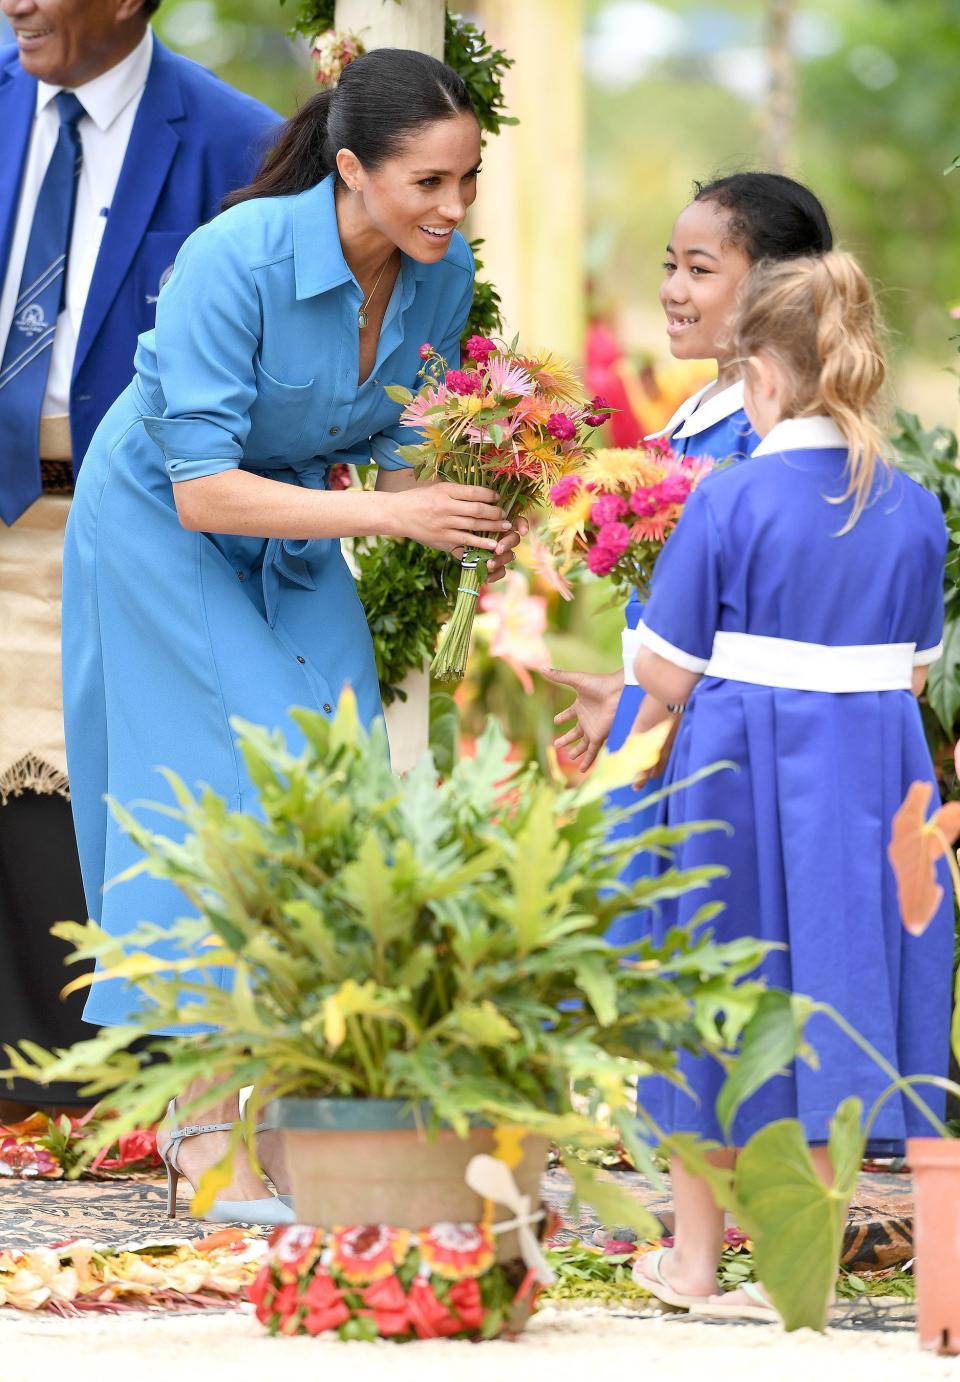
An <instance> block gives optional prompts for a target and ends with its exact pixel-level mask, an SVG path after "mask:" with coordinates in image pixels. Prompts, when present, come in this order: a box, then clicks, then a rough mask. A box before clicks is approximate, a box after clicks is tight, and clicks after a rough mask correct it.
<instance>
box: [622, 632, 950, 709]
mask: <svg viewBox="0 0 960 1382" xmlns="http://www.w3.org/2000/svg"><path fill="white" fill-rule="evenodd" d="M646 633H647V630H645V629H644V627H643V625H642V624H641V625H640V627H639V628H637V629H625V630H624V634H623V664H624V677H625V680H626V683H627V684H628V685H630V686H636V684H637V679H636V676H635V675H634V672H633V660H634V658H635V657H636V654H637V652H638V650H639V649H640V648H641V647H643V646H646V645H648V644H656V645H657V646H654V647H653V649H652V650H653V651H654V652H657V653H659V654H660V656H662V657H666V658H667V659H668V660H671V661H672V660H673V659H672V658H671V652H672V651H673V649H672V648H671V647H670V645H669V644H666V643H665V642H664V641H663V640H662V639H660V638H659V637H657V636H656V635H654V636H653V637H652V638H649V637H645V636H644V635H645V634H646ZM676 651H677V653H678V654H679V657H678V658H677V661H678V663H680V658H684V659H685V661H684V662H683V663H682V664H680V665H686V666H690V664H691V663H692V662H693V659H692V658H690V657H689V655H688V654H684V653H682V652H681V650H680V649H677V650H676ZM938 651H939V650H938V649H933V648H931V649H929V650H927V651H925V652H923V653H918V652H917V649H916V644H915V643H865V644H854V645H847V646H839V647H833V646H831V645H829V644H826V643H800V642H795V641H794V640H793V639H790V638H765V637H762V636H761V635H759V634H752V633H725V632H718V633H716V634H714V638H713V652H712V653H711V655H710V660H709V661H708V662H707V664H706V666H704V665H703V664H702V663H701V664H700V666H699V667H698V668H697V669H696V670H702V672H703V675H704V676H705V677H719V678H721V679H722V680H724V681H745V682H750V683H752V684H753V685H755V686H776V687H781V688H783V689H785V690H792V691H825V692H828V693H839V692H855V691H909V690H910V688H911V682H912V674H913V668H914V666H916V665H918V664H925V663H928V662H933V661H935V660H936V657H937V655H938ZM690 670H694V669H693V667H692V666H691V667H690Z"/></svg>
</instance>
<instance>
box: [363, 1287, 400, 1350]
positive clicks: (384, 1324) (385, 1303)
mask: <svg viewBox="0 0 960 1382" xmlns="http://www.w3.org/2000/svg"><path fill="white" fill-rule="evenodd" d="M363 1303H364V1305H369V1307H370V1313H371V1314H372V1315H373V1322H374V1324H375V1325H376V1326H377V1330H378V1332H379V1333H380V1334H382V1335H383V1337H384V1338H385V1339H388V1338H391V1337H392V1336H393V1335H395V1334H406V1332H407V1331H408V1329H410V1327H411V1322H410V1316H409V1314H408V1313H407V1297H406V1294H405V1292H404V1289H403V1287H402V1286H401V1285H400V1283H399V1281H398V1280H397V1278H396V1277H395V1276H388V1277H386V1278H385V1279H384V1280H383V1281H375V1282H374V1283H373V1285H372V1286H368V1287H367V1288H366V1290H365V1291H364V1292H363ZM363 1313H364V1314H367V1313H368V1312H367V1311H364V1312H363Z"/></svg>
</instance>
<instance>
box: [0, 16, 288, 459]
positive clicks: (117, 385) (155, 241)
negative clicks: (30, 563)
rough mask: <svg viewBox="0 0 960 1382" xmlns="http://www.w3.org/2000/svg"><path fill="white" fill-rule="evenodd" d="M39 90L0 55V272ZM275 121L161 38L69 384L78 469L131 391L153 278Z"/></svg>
mask: <svg viewBox="0 0 960 1382" xmlns="http://www.w3.org/2000/svg"><path fill="white" fill-rule="evenodd" d="M36 94H37V83H36V79H35V78H34V77H31V76H29V75H28V74H27V73H26V72H24V70H23V68H22V67H21V66H20V61H19V58H18V56H17V49H16V46H15V45H14V46H13V47H5V48H0V130H3V132H4V134H3V147H4V156H3V158H2V159H0V266H2V268H3V270H4V271H5V269H6V263H7V257H8V255H9V253H10V243H11V240H12V238H13V227H14V220H15V218H16V211H17V203H18V200H19V189H20V181H21V178H22V176H23V168H24V164H25V162H26V156H27V150H28V147H29V142H30V131H31V127H32V123H33V116H34V112H35V109H36ZM279 123H280V116H279V115H277V114H276V113H275V112H274V111H272V110H270V109H268V107H267V106H264V105H261V104H260V102H259V101H255V100H253V99H252V97H250V96H245V95H244V94H243V93H242V92H240V91H235V90H234V88H233V87H231V86H227V84H226V83H225V82H222V81H220V79H219V78H218V77H215V76H214V75H213V74H212V73H211V72H208V71H207V70H206V69H205V68H203V67H200V66H198V65H197V64H196V63H195V62H191V61H190V60H189V59H188V58H183V57H180V56H179V55H177V54H176V53H171V52H170V51H169V49H167V48H164V46H163V45H162V44H161V43H159V42H158V41H157V40H156V38H155V39H154V45H153V60H152V62H151V64H150V72H149V75H148V77H147V84H146V87H145V89H144V92H143V97H142V99H141V101H140V106H139V108H138V110H137V115H136V119H135V120H134V123H133V130H132V131H131V134H130V143H129V144H128V146H127V153H126V157H125V159H124V161H123V168H122V169H121V172H120V180H119V182H118V183H117V190H116V193H115V194H114V199H113V206H112V207H111V211H110V216H109V218H108V220H107V228H106V231H105V232H104V236H103V242H102V244H101V247H100V254H99V256H98V258H97V264H96V268H95V269H94V274H93V281H92V282H91V284H90V294H89V296H88V298H87V303H86V307H85V309H84V313H83V320H82V322H81V325H80V337H79V340H78V342H77V354H76V359H75V360H74V365H73V380H72V383H71V389H70V427H71V432H72V434H73V456H74V467H75V468H77V467H79V465H80V462H81V461H82V459H83V456H84V454H85V452H86V450H87V447H88V446H89V444H90V438H91V437H92V436H93V433H94V432H95V431H96V429H97V426H98V425H99V422H100V419H101V418H102V417H103V415H104V413H105V412H106V411H107V409H108V408H109V407H110V405H111V404H112V403H113V401H114V400H115V399H116V398H117V397H118V396H119V395H120V394H121V393H122V392H123V390H124V389H125V388H126V386H127V385H128V384H129V382H130V379H131V377H132V375H133V357H134V353H135V351H136V346H137V337H138V336H139V335H140V334H141V332H143V331H150V330H152V329H153V326H154V324H155V318H156V302H157V295H158V293H159V292H160V281H161V279H162V278H163V277H164V275H165V274H166V272H167V270H168V269H169V268H171V266H172V265H173V261H174V259H175V257H176V254H177V251H178V250H179V248H180V246H181V245H182V244H183V242H184V240H186V238H187V236H188V235H189V234H190V233H191V232H192V231H194V230H195V229H196V228H197V226H199V225H201V224H202V223H203V222H204V221H207V220H209V219H210V217H211V216H213V215H215V214H216V212H217V210H218V208H219V205H220V201H221V199H222V198H223V197H224V196H226V194H227V193H228V192H229V191H231V190H232V189H233V188H235V187H242V186H243V185H244V183H247V182H249V181H250V180H251V178H252V177H253V174H254V172H255V171H256V169H257V167H258V165H259V163H260V160H261V158H262V156H263V153H264V151H265V149H266V148H267V147H268V145H269V143H270V139H271V136H272V134H273V132H274V131H275V129H276V127H277V125H278V124H279Z"/></svg>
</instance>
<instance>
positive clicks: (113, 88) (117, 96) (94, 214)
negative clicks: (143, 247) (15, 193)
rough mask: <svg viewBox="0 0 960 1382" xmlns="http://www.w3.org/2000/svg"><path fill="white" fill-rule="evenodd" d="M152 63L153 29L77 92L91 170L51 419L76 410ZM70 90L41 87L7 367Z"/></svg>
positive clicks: (60, 328)
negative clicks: (73, 399)
mask: <svg viewBox="0 0 960 1382" xmlns="http://www.w3.org/2000/svg"><path fill="white" fill-rule="evenodd" d="M152 57H153V33H152V32H151V30H150V28H149V27H148V28H147V31H146V33H145V34H144V36H143V38H142V39H141V41H140V42H139V43H138V44H137V46H136V48H134V50H133V52H132V53H128V54H127V56H126V57H125V58H124V59H123V60H122V61H121V62H118V63H117V65H116V66H115V67H111V68H110V70H109V71H108V72H103V73H102V74H101V75H100V76H99V77H94V79H93V81H91V82H86V83H85V84H84V85H83V86H78V87H74V88H72V89H73V91H74V94H75V95H76V97H77V99H78V100H79V101H80V103H81V105H82V106H83V108H84V110H85V111H86V115H85V116H83V117H82V118H81V120H80V122H79V124H78V126H77V129H78V132H79V135H80V140H81V143H82V145H83V165H82V167H81V171H80V180H79V182H78V184H77V201H76V206H75V209H74V213H73V232H72V235H71V238H70V252H69V254H68V256H67V290H66V299H65V304H66V305H65V307H64V310H63V311H62V312H61V313H60V316H59V317H58V319H57V330H56V334H55V336H54V338H53V351H52V355H51V359H50V371H49V374H48V375H47V390H46V393H45V395H44V399H43V409H42V411H43V413H44V415H49V414H58V413H59V414H63V413H67V412H69V410H70V379H71V376H72V374H73V359H74V356H75V355H76V351H77V338H78V336H79V335H80V321H81V318H82V317H83V309H84V305H85V303H86V300H87V294H88V293H89V292H90V282H91V280H92V278H93V271H94V268H95V266H96V263H97V255H98V254H99V252H100V241H101V240H102V239H103V232H104V230H105V228H106V224H107V216H108V214H109V211H110V206H111V203H112V201H113V196H114V193H115V192H116V190H117V182H118V181H119V178H120V169H121V168H122V166H123V160H124V157H125V156H126V152H127V144H128V142H129V140H130V131H131V130H132V129H133V121H134V117H135V116H136V113H137V108H138V106H139V105H140V98H141V96H142V95H143V88H144V86H145V85H146V81H147V74H148V72H149V71H150V61H151V59H152ZM62 89H63V88H62V87H59V86H48V85H47V83H46V82H39V83H38V85H37V111H36V115H35V116H34V121H33V131H32V134H31V137H30V148H29V151H28V153H27V161H26V165H25V167H24V171H23V179H22V182H21V185H20V203H19V206H18V208H17V219H16V223H15V225H14V231H13V241H12V243H11V247H10V258H9V260H8V261H7V263H6V264H5V265H4V266H3V289H2V292H0V360H2V358H3V352H4V350H5V349H6V344H7V336H8V335H9V334H10V325H11V323H12V321H13V309H14V305H15V303H16V300H17V297H18V296H19V292H20V279H21V277H22V275H23V264H24V260H25V259H26V256H27V244H28V242H29V239H30V230H31V227H32V225H33V213H34V209H35V207H36V204H37V199H38V197H39V196H40V188H41V185H42V183H43V179H44V175H45V173H46V171H47V165H48V164H49V162H50V159H51V157H52V156H53V150H54V146H55V145H56V142H57V137H58V135H59V132H60V115H59V112H58V111H57V107H56V104H55V102H54V99H53V98H54V97H55V96H56V94H57V92H58V91H61V90H62Z"/></svg>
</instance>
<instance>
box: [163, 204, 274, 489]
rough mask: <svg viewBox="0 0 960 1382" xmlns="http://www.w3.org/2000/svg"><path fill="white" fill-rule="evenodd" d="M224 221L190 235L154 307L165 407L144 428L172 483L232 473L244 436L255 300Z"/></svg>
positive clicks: (251, 393) (252, 393)
mask: <svg viewBox="0 0 960 1382" xmlns="http://www.w3.org/2000/svg"><path fill="white" fill-rule="evenodd" d="M225 219H228V218H221V219H219V220H217V221H213V222H211V223H210V224H209V225H207V226H202V227H201V228H200V229H199V230H198V231H195V232H194V234H193V235H191V236H190V238H189V239H188V240H187V241H186V243H185V244H184V246H183V248H182V249H181V251H180V253H179V254H178V255H177V259H176V264H175V267H174V271H173V274H172V275H171V277H170V281H169V282H168V283H167V284H166V285H165V286H164V288H163V290H162V291H161V293H160V298H159V301H158V303H157V326H156V351H157V365H158V369H159V373H160V383H161V387H162V389H163V395H164V398H165V400H166V408H165V411H164V415H163V417H162V418H148V419H145V420H144V425H145V427H146V429H147V432H148V433H149V435H150V437H151V438H152V439H153V441H155V442H156V443H157V445H158V446H159V447H160V448H161V449H162V451H163V455H164V460H165V463H166V467H167V474H168V475H169V476H170V479H171V480H172V481H174V482H175V483H176V482H179V481H181V480H195V479H198V478H200V477H201V476H204V475H216V474H218V473H219V472H221V471H224V470H234V469H236V468H237V467H238V466H239V465H240V461H241V458H242V456H243V447H244V442H245V441H246V438H247V434H248V433H249V431H250V408H251V406H252V404H253V401H254V399H255V397H256V392H257V386H256V374H255V369H254V358H255V356H256V354H257V350H258V348H259V342H260V298H259V294H258V292H257V288H256V284H255V282H254V280H253V275H252V273H251V271H250V267H249V265H248V264H247V262H246V260H245V259H244V257H243V256H242V254H241V253H240V252H239V251H238V249H237V246H236V244H235V243H233V242H232V240H231V238H230V236H229V233H226V232H225V231H224V229H223V223H224V220H225Z"/></svg>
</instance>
